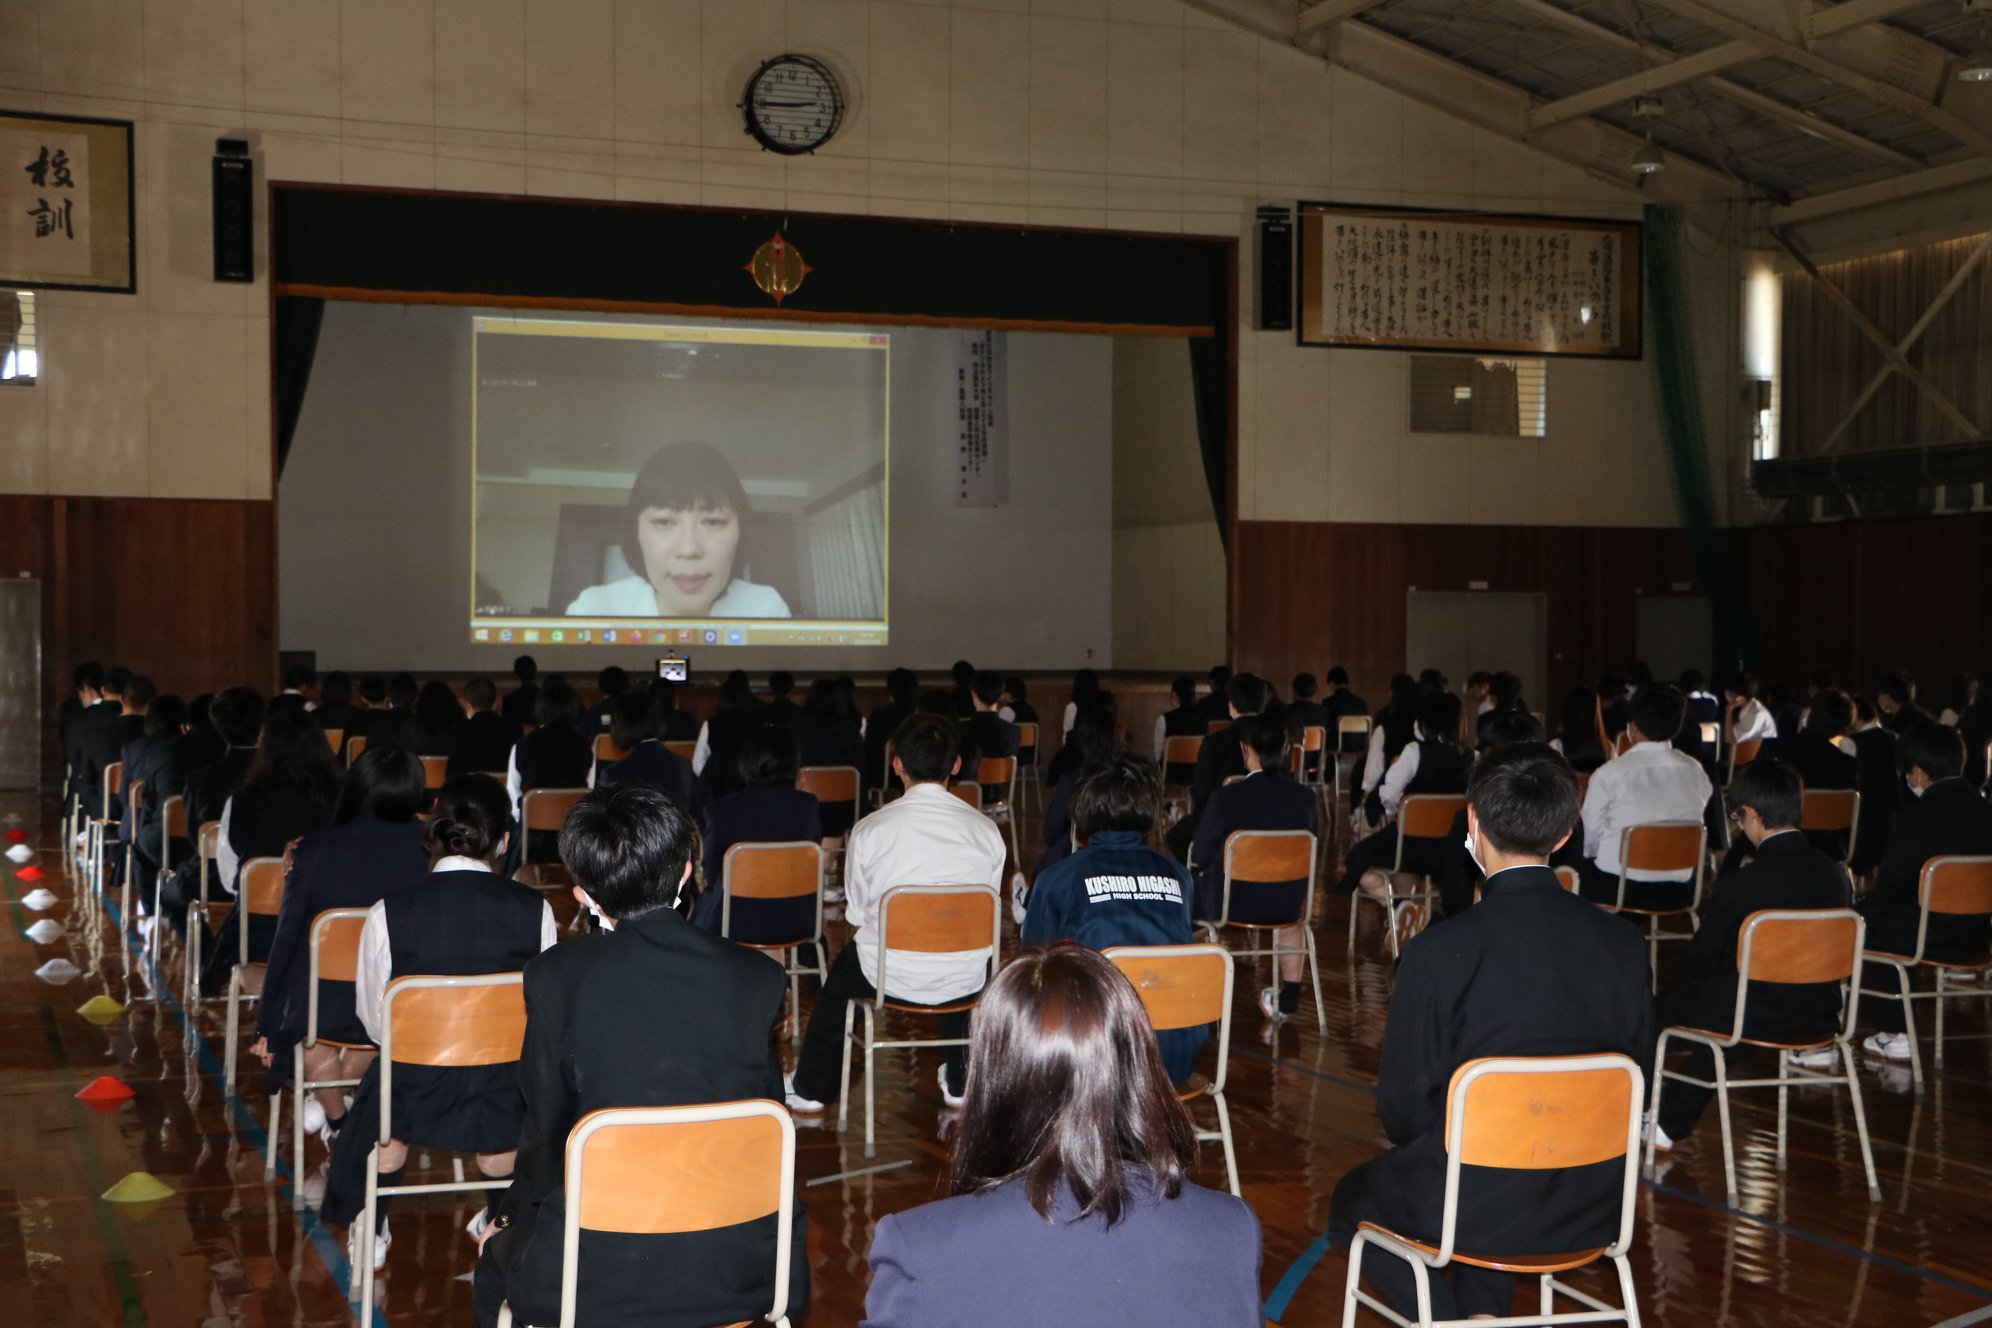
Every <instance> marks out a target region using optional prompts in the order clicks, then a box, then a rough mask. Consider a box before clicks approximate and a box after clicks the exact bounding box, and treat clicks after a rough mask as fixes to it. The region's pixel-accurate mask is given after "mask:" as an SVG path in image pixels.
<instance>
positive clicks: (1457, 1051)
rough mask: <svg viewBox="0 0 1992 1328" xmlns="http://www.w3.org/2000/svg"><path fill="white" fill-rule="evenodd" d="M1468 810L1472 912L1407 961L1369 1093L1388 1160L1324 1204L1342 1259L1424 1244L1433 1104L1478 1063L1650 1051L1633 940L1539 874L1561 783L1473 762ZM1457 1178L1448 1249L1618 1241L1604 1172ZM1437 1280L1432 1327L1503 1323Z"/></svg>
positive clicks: (1387, 1287)
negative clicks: (1375, 1248)
mask: <svg viewBox="0 0 1992 1328" xmlns="http://www.w3.org/2000/svg"><path fill="white" fill-rule="evenodd" d="M1669 690H1671V689H1669ZM1682 759H1684V760H1685V759H1686V758H1685V757H1684V758H1682ZM1466 796H1467V813H1468V815H1467V825H1468V830H1469V836H1470V843H1471V845H1472V852H1473V854H1474V857H1475V860H1476V861H1477V862H1478V863H1479V864H1480V866H1481V867H1482V868H1483V869H1484V870H1485V871H1486V874H1487V879H1486V882H1485V884H1484V885H1483V886H1482V898H1481V902H1480V903H1479V904H1477V905H1475V906H1474V907H1473V908H1471V909H1468V910H1467V911H1466V913H1465V914H1463V915H1462V916H1460V917H1459V918H1457V919H1455V920H1454V921H1451V922H1448V923H1447V924H1446V925H1445V926H1443V927H1436V928H1433V929H1432V930H1430V931H1427V932H1425V933H1424V934H1423V935H1420V936H1418V937H1417V938H1415V939H1414V940H1412V941H1411V943H1410V944H1409V945H1408V946H1406V947H1405V950H1404V958H1403V962H1402V963H1401V964H1400V966H1399V967H1398V970H1397V986H1396V990H1395V991H1394V992H1393V993H1392V995H1391V998H1390V1016H1389V1021H1388V1023H1387V1025H1386V1027H1385V1029H1384V1035H1383V1063H1382V1067H1381V1070H1380V1072H1379V1075H1378V1082H1377V1101H1376V1109H1377V1115H1378V1117H1379V1118H1380V1119H1381V1120H1382V1122H1383V1128H1384V1132H1385V1133H1386V1134H1387V1135H1388V1136H1389V1137H1390V1142H1391V1143H1392V1144H1393V1145H1394V1147H1392V1148H1391V1150H1390V1151H1389V1152H1387V1153H1385V1154H1383V1155H1382V1156H1381V1157H1378V1158H1375V1159H1374V1160H1372V1161H1369V1162H1365V1163H1364V1164H1363V1165H1361V1166H1359V1167H1357V1168H1356V1169H1355V1170H1353V1171H1351V1172H1350V1173H1349V1174H1348V1175H1346V1176H1344V1177H1343V1178H1342V1180H1341V1183H1340V1184H1338V1185H1337V1186H1336V1187H1335V1196H1334V1199H1333V1201H1332V1204H1331V1208H1330V1215H1329V1223H1328V1230H1329V1235H1330V1239H1331V1240H1332V1241H1333V1243H1334V1246H1335V1248H1338V1249H1343V1250H1346V1249H1348V1248H1349V1243H1350V1241H1352V1240H1353V1239H1354V1238H1355V1234H1356V1229H1357V1225H1358V1224H1359V1223H1361V1222H1377V1223H1380V1224H1382V1225H1383V1226H1386V1227H1389V1228H1390V1229H1391V1230H1393V1231H1396V1232H1399V1233H1401V1234H1403V1235H1405V1236H1409V1237H1412V1238H1414V1239H1418V1240H1427V1241H1433V1242H1436V1241H1437V1240H1438V1237H1439V1213H1440V1206H1441V1201H1442V1200H1443V1197H1444V1194H1445V1185H1446V1125H1447V1120H1446V1087H1447V1085H1448V1084H1449V1083H1450V1082H1451V1080H1452V1076H1453V1073H1454V1072H1455V1071H1456V1070H1458V1069H1459V1067H1460V1066H1462V1065H1464V1064H1466V1063H1467V1062H1468V1061H1472V1060H1477V1059H1479V1058H1481V1057H1483V1056H1567V1055H1582V1054H1597V1053H1609V1052H1617V1053H1619V1054H1622V1055H1626V1056H1630V1057H1632V1058H1633V1059H1634V1060H1638V1059H1640V1058H1641V1057H1642V1056H1644V1055H1645V1054H1646V1051H1647V1048H1648V1047H1649V1046H1650V1045H1651V1040H1652V1030H1651V1020H1652V1000H1651V997H1650V996H1649V995H1648V993H1647V964H1646V942H1645V940H1644V939H1643V938H1642V937H1641V936H1640V934H1639V933H1638V932H1637V931H1636V930H1635V929H1633V928H1631V927H1628V926H1626V925H1625V924H1624V923H1623V922H1622V921H1620V920H1618V919H1616V918H1613V917H1611V916H1610V915H1609V914H1607V913H1605V912H1603V911H1602V910H1600V909H1598V908H1594V907H1593V906H1591V905H1590V904H1587V903H1585V902H1584V901H1583V900H1581V899H1579V898H1577V897H1575V896H1574V895H1571V894H1568V893H1566V892H1565V891H1564V889H1563V886H1562V885H1561V884H1560V883H1559V882H1558V881H1557V879H1556V875H1555V873H1554V872H1552V871H1551V870H1550V869H1549V865H1548V864H1549V856H1550V854H1552V853H1553V852H1555V851H1556V848H1557V846H1558V845H1559V844H1561V843H1562V842H1563V841H1564V839H1565V838H1567V837H1568V836H1569V834H1570V827H1571V825H1572V824H1573V823H1574V822H1575V820H1576V818H1577V777H1576V775H1574V774H1573V773H1572V772H1571V770H1570V767H1569V766H1568V765H1566V764H1565V763H1564V761H1563V758H1561V757H1559V756H1558V755H1556V753H1554V752H1552V751H1550V750H1549V749H1548V748H1547V747H1543V746H1540V745H1538V744H1535V743H1523V744H1520V745H1518V746H1514V747H1506V748H1503V749H1502V750H1500V751H1498V752H1495V753H1493V754H1491V755H1489V756H1488V757H1487V758H1486V759H1485V760H1483V761H1482V762H1480V764H1479V765H1478V766H1476V767H1475V768H1474V771H1473V780H1472V783H1471V784H1470V785H1468V787H1467V793H1466ZM1468 1170H1469V1175H1468V1176H1467V1177H1466V1178H1464V1179H1463V1180H1462V1182H1461V1201H1460V1209H1459V1229H1458V1235H1457V1243H1458V1248H1460V1249H1463V1250H1484V1251H1490V1252H1498V1253H1508V1252H1512V1253H1516V1254H1525V1253H1526V1254H1535V1253H1554V1252H1560V1251H1564V1250H1581V1249H1589V1248H1592V1247H1594V1246H1600V1245H1608V1244H1610V1243H1611V1242H1612V1241H1613V1240H1615V1239H1616V1238H1617V1236H1618V1217H1619V1199H1620V1194H1621V1192H1622V1187H1623V1185H1624V1170H1623V1168H1622V1166H1621V1165H1620V1164H1619V1163H1617V1162H1611V1163H1598V1164H1596V1165H1594V1166H1590V1167H1577V1168H1561V1169H1545V1170H1540V1171H1525V1170H1509V1171H1497V1172H1488V1173H1477V1172H1476V1170H1475V1169H1472V1168H1469V1169H1468ZM1363 1271H1364V1273H1365V1274H1367V1275H1368V1277H1369V1279H1370V1281H1371V1282H1372V1284H1373V1285H1374V1286H1375V1287H1376V1289H1377V1291H1378V1293H1379V1294H1380V1296H1381V1298H1382V1299H1384V1300H1386V1301H1388V1302H1389V1303H1390V1304H1392V1305H1394V1306H1395V1307H1396V1308H1397V1309H1398V1310H1399V1311H1400V1312H1404V1313H1409V1312H1410V1311H1411V1309H1412V1307H1413V1305H1414V1304H1415V1302H1416V1296H1415V1294H1414V1292H1413V1284H1412V1275H1411V1271H1410V1269H1409V1268H1408V1267H1407V1266H1406V1265H1405V1263H1404V1261H1403V1260H1401V1259H1398V1258H1394V1257H1392V1256H1390V1255H1387V1254H1376V1255H1372V1256H1370V1257H1366V1258H1365V1259H1364V1260H1363ZM1451 1273H1452V1276H1451V1279H1450V1280H1448V1279H1447V1278H1446V1277H1445V1276H1444V1275H1443V1274H1434V1275H1433V1276H1432V1278H1431V1314H1432V1317H1433V1318H1435V1319H1458V1318H1463V1317H1465V1316H1467V1315H1473V1314H1506V1313H1508V1312H1509V1309H1510V1306H1511V1305H1512V1304H1513V1301H1514V1294H1515V1278H1514V1276H1513V1274H1510V1273H1500V1272H1493V1271H1490V1270H1486V1269H1481V1268H1475V1267H1471V1266H1469V1265H1463V1264H1454V1265H1453V1267H1452V1270H1451Z"/></svg>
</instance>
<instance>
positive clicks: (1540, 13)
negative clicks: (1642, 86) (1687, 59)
mask: <svg viewBox="0 0 1992 1328" xmlns="http://www.w3.org/2000/svg"><path fill="white" fill-rule="evenodd" d="M1897 2H1898V0H1886V3H1889V4H1895V3H1897ZM1508 5H1509V6H1510V7H1511V8H1515V9H1522V10H1526V11H1527V12H1528V13H1530V14H1533V15H1535V16H1536V17H1537V18H1539V19H1541V20H1543V21H1544V22H1546V23H1552V24H1555V25H1557V26H1558V27H1561V28H1563V29H1564V30H1565V31H1566V32H1570V33H1574V34H1576V35H1577V36H1580V37H1583V38H1584V39H1585V40H1587V41H1591V42H1594V43H1596V44H1598V45H1601V46H1610V47H1612V48H1614V49H1615V50H1620V51H1624V52H1626V53H1627V54H1629V55H1637V56H1639V57H1640V58H1642V59H1646V60H1652V61H1655V62H1659V61H1664V60H1666V59H1667V58H1668V54H1669V53H1668V52H1667V51H1666V50H1665V48H1663V47H1658V46H1653V45H1650V44H1648V43H1644V42H1640V41H1637V40H1635V39H1634V38H1632V37H1628V36H1627V35H1626V34H1624V33H1623V32H1620V31H1619V30H1618V29H1617V28H1610V27H1606V26H1605V25H1604V24H1602V23H1594V22H1592V21H1591V20H1590V19H1588V18H1585V17H1583V16H1582V15H1580V14H1573V13H1571V12H1570V11H1569V10H1567V9H1564V8H1562V7H1560V6H1557V5H1553V4H1550V3H1549V0H1508ZM1705 81H1706V82H1707V84H1708V86H1709V87H1711V88H1714V89H1716V90H1717V91H1719V92H1720V93H1721V94H1722V95H1723V96H1724V97H1727V98H1728V99H1729V100H1731V101H1733V102H1736V103H1738V104H1740V105H1743V106H1748V107H1749V108H1750V109H1751V110H1753V111H1756V112H1757V113H1758V114H1759V115H1767V116H1770V117H1771V118H1772V119H1776V120H1782V121H1784V122H1785V123H1786V124H1789V125H1793V126H1796V127H1797V128H1798V129H1800V130H1803V131H1804V132H1805V133H1808V134H1812V135H1814V136H1816V137H1818V138H1823V139H1827V140H1828V141H1830V142H1834V143H1838V144H1839V145H1840V146H1842V147H1844V148H1846V149H1848V150H1849V151H1852V152H1858V153H1860V154H1862V155H1863V156H1866V157H1871V158H1873V159H1874V160H1875V161H1879V162H1884V163H1886V164H1888V165H1890V166H1894V167H1896V168H1897V169H1900V170H1918V169H1920V168H1921V167H1922V166H1923V163H1922V162H1921V161H1919V160H1917V159H1916V158H1914V157H1912V156H1910V155H1909V154H1908V153H1906V152H1897V151H1896V150H1895V149H1894V148H1891V147H1885V146H1883V145H1882V144H1880V143H1877V142H1875V141H1874V140H1873V139H1871V138H1864V137H1862V136H1861V135H1860V134H1857V133H1855V132H1854V131H1853V130H1851V129H1845V128H1842V127H1841V126H1839V125H1836V124H1834V123H1833V122H1832V121H1831V120H1828V119H1826V118H1825V117H1823V116H1818V115H1814V114H1813V113H1812V112H1810V111H1803V110H1800V109H1799V108H1798V107H1796V106H1788V105H1786V104H1785V103H1784V102H1781V101H1779V100H1778V99H1777V98H1775V97H1769V96H1766V95H1764V94H1763V93H1761V92H1758V91H1757V90H1756V89H1755V88H1750V87H1745V86H1744V85H1743V84H1741V83H1738V82H1737V81H1736V80H1734V79H1729V78H1721V77H1710V78H1708V79H1706V80H1705Z"/></svg>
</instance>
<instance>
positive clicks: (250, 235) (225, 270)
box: [214, 144, 256, 281]
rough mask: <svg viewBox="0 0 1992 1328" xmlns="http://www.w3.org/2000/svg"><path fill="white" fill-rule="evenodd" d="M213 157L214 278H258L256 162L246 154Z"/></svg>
mask: <svg viewBox="0 0 1992 1328" xmlns="http://www.w3.org/2000/svg"><path fill="white" fill-rule="evenodd" d="M247 146H248V145H247V144H244V145H243V147H244V149H245V151H244V153H243V154H241V155H237V154H233V153H228V154H224V155H220V156H217V157H216V158H215V159H214V279H215V280H216V281H254V280H255V279H256V205H255V197H254V190H255V187H256V166H255V163H254V162H253V161H252V160H251V159H250V158H249V157H248V156H247V155H246V149H247Z"/></svg>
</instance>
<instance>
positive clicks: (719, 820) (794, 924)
mask: <svg viewBox="0 0 1992 1328" xmlns="http://www.w3.org/2000/svg"><path fill="white" fill-rule="evenodd" d="M799 751H800V749H799V748H798V746H797V744H796V735H795V730H794V729H791V728H787V727H785V726H783V725H780V724H768V725H764V726H763V727H761V728H759V729H757V730H755V732H754V736H753V737H751V738H749V739H747V746H746V748H745V749H744V750H743V751H742V752H741V753H740V764H741V771H740V773H741V776H742V778H743V779H745V780H746V786H745V787H744V788H742V789H741V790H740V791H739V792H738V793H729V794H727V795H726V796H725V797H723V798H721V799H719V800H718V801H716V802H713V803H711V804H710V805H708V806H707V807H706V809H705V827H704V835H703V840H704V843H705V861H704V864H703V867H704V875H705V885H704V889H703V890H702V892H701V893H700V894H699V898H698V904H697V905H696V907H694V908H693V910H692V925H693V926H694V927H697V928H699V929H700V930H702V931H707V932H710V933H712V934H713V935H714V936H717V935H719V925H720V909H721V903H722V900H721V896H720V882H721V880H722V878H723V877H724V875H725V868H726V851H727V850H728V849H730V848H732V847H733V846H734V845H735V844H794V843H800V842H803V841H808V842H810V843H821V842H822V841H823V810H822V804H820V803H819V802H817V800H816V795H815V794H813V793H805V792H804V791H802V790H801V789H799V788H797V787H796V786H795V781H796V775H797V773H798V772H799V771H800V770H801V768H802V760H801V757H800V755H799ZM815 924H816V906H815V904H814V903H813V902H812V901H810V900H808V899H800V900H788V899H736V900H734V901H733V926H732V932H733V936H732V939H734V940H736V941H741V942H743V943H746V944H749V945H751V944H753V943H754V942H755V941H756V940H762V939H769V940H774V939H780V940H786V939H787V938H789V937H791V936H801V935H804V934H805V933H807V932H808V931H809V929H810V928H811V927H813V926H814V925H815Z"/></svg>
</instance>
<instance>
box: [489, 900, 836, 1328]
mask: <svg viewBox="0 0 1992 1328" xmlns="http://www.w3.org/2000/svg"><path fill="white" fill-rule="evenodd" d="M785 985H786V984H785V982H784V980H783V977H782V970H781V966H780V965H779V964H776V963H774V962H772V961H770V960H769V959H768V958H767V957H766V956H765V955H762V954H758V953H756V952H754V951H752V950H748V949H745V948H743V947H741V946H737V945H734V944H733V943H732V942H730V941H722V940H720V939H719V938H718V937H715V936H708V935H706V934H705V933H704V932H702V931H699V930H698V929H696V928H694V927H693V926H691V925H690V924H689V923H687V922H686V921H685V920H684V919H683V918H681V917H679V916H678V915H677V914H676V913H674V912H671V911H670V910H668V909H666V910H659V911H658V912H656V913H652V914H648V915H646V916H644V917H641V918H633V919H627V920H625V921H623V922H621V923H619V924H618V925H617V927H616V928H615V930H614V931H610V932H605V933H602V934H600V935H595V936H582V937H578V938H576V939H574V940H570V941H566V942H564V943H562V944H560V945H557V946H555V947H554V948H553V949H551V950H548V951H546V952H545V953H544V954H542V955H540V956H539V957H538V958H536V959H534V960H533V961H532V962H531V963H530V964H528V965H527V966H526V1012H527V1014H526V1041H525V1049H524V1052H523V1054H522V1056H521V1058H520V1061H519V1083H520V1087H521V1089H522V1090H523V1091H524V1094H525V1099H526V1120H525V1127H524V1129H523V1130H522V1131H521V1134H520V1138H519V1160H518V1169H517V1170H516V1172H515V1173H514V1175H513V1180H512V1185H511V1187H510V1188H509V1189H507V1190H506V1191H505V1193H504V1197H503V1198H502V1199H501V1200H500V1201H499V1202H498V1204H497V1216H498V1218H499V1219H500V1220H502V1221H504V1222H506V1223H508V1224H509V1225H508V1227H507V1229H505V1230H502V1231H501V1232H500V1233H499V1234H498V1235H497V1236H496V1237H494V1238H493V1239H492V1241H491V1242H490V1244H489V1245H487V1246H486V1248H485V1254H484V1258H483V1259H482V1260H481V1261H480V1263H479V1265H478V1276H479V1277H480V1278H482V1277H484V1276H486V1275H487V1272H494V1273H497V1274H498V1275H500V1276H502V1278H503V1281H504V1289H505V1298H506V1299H507V1300H508V1301H509V1302H510V1303H511V1306H512V1312H513V1314H514V1315H515V1316H517V1318H518V1320H519V1322H521V1323H553V1322H556V1321H557V1320H558V1319H559V1317H560V1315H559V1309H560V1246H561V1228H562V1225H563V1223H564V1220H565V1211H566V1209H565V1193H564V1190H563V1184H564V1181H565V1175H566V1165H565V1155H566V1149H567V1135H568V1131H569V1130H571V1129H572V1128H573V1126H574V1123H575V1122H576V1121H578V1120H580V1119H581V1118H582V1117H583V1116H585V1115H587V1114H588V1113H589V1112H591V1111H597V1110H601V1109H603V1108H607V1107H648V1106H681V1105H686V1104H691V1103H700V1102H729V1101H734V1100H736V1099H741V1098H770V1099H772V1100H774V1101H775V1102H780V1101H781V1100H782V1076H781V1064H780V1062H779V1061H778V1060H777V1059H776V1057H775V1054H774V1052H773V1051H772V1049H771V1043H770V1039H769V1031H770V1029H771V1028H772V1027H773V1025H774V1022H775V1020H776V1019H777V1018H778V1017H779V1016H780V1014H781V1006H782V997H783V995H784V989H785ZM694 1010H696V1011H698V1017H697V1018H680V1017H668V1016H667V1017H660V1015H662V1014H663V1013H664V1012H673V1011H675V1012H679V1013H684V1012H689V1011H694ZM803 1225H804V1224H803V1220H802V1216H801V1205H800V1203H798V1204H797V1220H796V1224H795V1237H794V1262H793V1265H792V1268H793V1272H792V1274H791V1278H792V1280H791V1282H790V1301H789V1310H790V1311H791V1312H794V1311H795V1310H797V1309H800V1308H801V1307H802V1306H803V1305H804V1304H806V1303H807V1301H808V1298H809V1280H808V1277H809V1271H808V1270H809V1258H808V1254H807V1242H806V1241H805V1240H804V1230H803ZM774 1244H775V1219H774V1218H772V1217H768V1218H763V1219H760V1220H758V1221H755V1222H749V1223H742V1224H740V1225H738V1226H733V1227H723V1228H720V1229H718V1230H716V1231H706V1232H695V1233H686V1234H680V1235H670V1236H633V1235H621V1234H608V1233H597V1232H584V1233H583V1234H582V1237H581V1267H582V1275H581V1278H580V1301H579V1308H580V1314H579V1318H580V1319H581V1321H582V1322H587V1323H617V1324H629V1325H643V1326H644V1328H708V1325H711V1324H715V1323H735V1322H738V1321H740V1320H742V1319H757V1318H759V1317H760V1316H761V1315H763V1314H765V1313H767V1311H768V1308H769V1305H770V1304H771V1303H772V1301H773V1299H774V1284H773V1281H772V1280H771V1276H770V1273H771V1265H772V1264H773V1262H774ZM487 1265H495V1267H491V1268H487Z"/></svg>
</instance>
